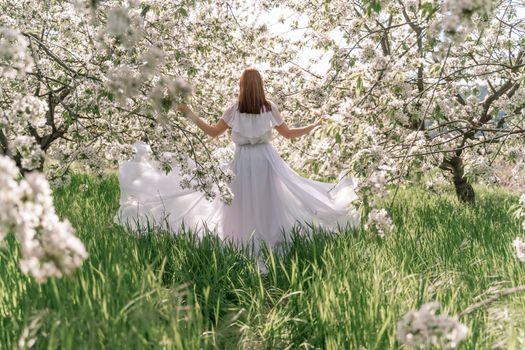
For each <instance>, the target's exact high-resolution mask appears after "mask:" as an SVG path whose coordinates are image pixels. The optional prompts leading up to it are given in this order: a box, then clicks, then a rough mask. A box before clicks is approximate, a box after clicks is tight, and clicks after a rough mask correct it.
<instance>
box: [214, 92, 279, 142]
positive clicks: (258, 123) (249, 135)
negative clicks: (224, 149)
mask: <svg viewBox="0 0 525 350" xmlns="http://www.w3.org/2000/svg"><path fill="white" fill-rule="evenodd" d="M270 104H271V105H272V110H271V111H267V112H262V113H259V114H251V113H240V112H239V109H238V103H237V102H235V103H233V104H231V105H230V107H228V109H227V110H226V111H225V112H224V114H223V116H222V117H221V118H222V119H223V120H224V121H225V122H226V124H228V126H229V127H230V128H231V129H232V141H233V142H234V143H235V144H237V145H246V144H251V145H255V144H259V143H268V142H270V140H271V139H272V138H273V128H274V127H275V126H277V125H281V124H282V123H283V118H282V117H281V114H280V113H279V110H278V109H277V106H276V105H275V104H274V103H273V102H271V103H270Z"/></svg>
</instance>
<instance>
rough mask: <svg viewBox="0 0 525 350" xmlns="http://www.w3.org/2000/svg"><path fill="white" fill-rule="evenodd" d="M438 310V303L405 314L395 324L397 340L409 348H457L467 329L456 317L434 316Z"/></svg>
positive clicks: (466, 333)
mask: <svg viewBox="0 0 525 350" xmlns="http://www.w3.org/2000/svg"><path fill="white" fill-rule="evenodd" d="M438 308H439V304H438V303H427V304H424V305H422V306H421V308H420V309H419V310H411V311H409V312H408V313H407V314H405V316H403V318H402V319H401V320H400V321H399V322H398V323H397V331H396V336H397V340H398V341H399V342H401V343H403V344H405V345H407V346H410V347H429V346H437V347H443V348H450V349H453V348H455V347H457V346H458V344H459V343H460V342H461V341H462V340H464V339H465V338H466V337H467V335H468V328H467V326H465V325H464V324H462V323H460V322H459V321H458V319H457V317H450V316H446V315H436V311H437V309H438Z"/></svg>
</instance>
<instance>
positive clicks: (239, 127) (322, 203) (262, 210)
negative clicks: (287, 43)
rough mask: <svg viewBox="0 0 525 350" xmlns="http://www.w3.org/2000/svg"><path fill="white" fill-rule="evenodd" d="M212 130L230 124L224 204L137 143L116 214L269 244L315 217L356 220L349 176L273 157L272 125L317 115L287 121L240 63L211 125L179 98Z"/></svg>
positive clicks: (135, 221) (282, 128)
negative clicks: (167, 169)
mask: <svg viewBox="0 0 525 350" xmlns="http://www.w3.org/2000/svg"><path fill="white" fill-rule="evenodd" d="M178 108H179V110H180V111H181V112H182V113H183V115H184V116H186V117H187V118H189V119H191V120H192V121H193V122H194V123H195V124H196V125H197V126H198V127H199V128H200V129H201V130H202V131H204V132H205V133H206V134H208V135H209V136H211V137H217V136H219V135H221V134H223V133H224V132H225V131H226V130H228V128H231V137H232V140H233V142H234V143H235V146H236V147H235V158H234V160H233V161H232V162H231V163H230V164H229V166H230V168H231V170H232V171H233V172H234V174H235V178H234V180H233V181H232V183H231V184H230V188H231V191H232V193H233V196H234V197H233V201H232V203H231V205H226V204H224V203H223V202H222V201H220V200H219V199H216V200H213V201H211V202H210V201H208V200H206V198H204V195H203V194H202V193H201V192H197V191H194V190H191V189H181V188H180V187H179V186H178V183H179V174H178V171H177V169H174V170H173V171H172V172H171V173H169V174H168V175H164V174H163V173H162V172H160V171H158V170H156V169H155V167H154V166H152V165H151V164H150V161H149V160H148V159H147V156H146V153H147V146H146V145H144V144H142V145H141V144H136V147H137V156H136V159H135V160H133V161H130V162H124V163H122V164H121V166H120V170H119V180H120V186H121V203H120V204H121V207H120V209H119V212H118V214H117V216H116V217H115V221H116V222H118V223H121V224H126V223H127V224H128V225H129V224H131V225H132V226H134V227H135V228H136V227H137V226H138V225H143V224H144V223H145V222H146V221H148V222H155V223H157V224H161V225H162V226H164V227H165V228H168V229H169V230H171V231H173V232H177V231H178V230H180V229H181V226H182V225H184V226H186V227H193V228H202V227H206V228H208V229H211V230H215V231H216V232H217V233H218V234H219V235H220V236H221V237H222V238H225V239H232V240H234V241H236V242H247V241H248V240H251V239H252V238H253V239H254V241H253V243H254V245H255V247H256V248H257V247H258V245H259V243H260V241H265V242H267V243H269V244H270V245H273V244H275V243H278V242H279V241H281V240H282V239H283V232H286V231H288V230H290V229H291V228H292V227H293V226H294V225H302V224H305V223H306V224H316V225H321V226H324V227H328V228H336V227H337V226H346V225H350V226H355V225H356V224H357V223H358V222H359V215H358V213H357V211H356V210H355V209H354V208H352V207H350V203H351V202H352V201H353V200H354V199H356V198H357V196H356V194H355V192H354V188H355V184H354V181H353V179H351V178H344V179H342V180H341V181H339V183H338V184H337V185H334V184H330V183H322V182H317V181H312V180H310V179H307V178H303V177H301V176H299V175H298V174H296V173H295V172H294V171H293V170H292V169H291V168H290V167H289V166H288V165H287V164H286V163H285V162H284V161H283V160H282V159H281V157H279V155H278V154H277V152H276V151H275V150H274V148H273V147H272V146H271V145H270V143H269V142H270V140H271V139H272V135H273V129H274V128H275V130H277V132H278V133H279V134H281V135H282V136H284V137H285V138H287V139H290V138H295V137H300V136H303V135H305V134H308V133H309V132H310V131H312V130H313V129H314V128H316V127H317V126H318V125H320V124H321V123H322V121H323V119H322V118H321V119H319V120H318V121H316V122H315V123H313V124H310V125H308V126H305V127H302V128H289V127H288V125H287V124H286V122H284V120H283V118H282V116H281V114H280V113H279V110H278V108H277V106H276V105H275V104H274V103H273V102H270V101H268V100H267V99H266V97H265V93H264V87H263V81H262V78H261V75H260V74H259V72H258V71H257V70H255V69H253V68H249V69H246V70H245V71H244V72H243V73H242V75H241V79H240V92H239V97H238V101H236V102H235V103H233V104H231V105H230V106H229V108H228V109H227V110H226V111H225V112H224V114H223V116H222V117H221V118H220V119H219V121H218V122H217V124H215V125H210V124H208V122H206V120H204V119H202V118H200V117H198V116H197V115H195V113H193V111H192V110H191V109H190V107H189V106H187V105H185V104H182V105H179V107H178Z"/></svg>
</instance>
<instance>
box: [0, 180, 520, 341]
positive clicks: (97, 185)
mask: <svg viewBox="0 0 525 350" xmlns="http://www.w3.org/2000/svg"><path fill="white" fill-rule="evenodd" d="M81 183H88V184H89V189H88V190H87V191H86V192H81V191H79V190H78V187H79V185H80V184H81ZM478 194H479V200H478V202H477V204H476V205H474V206H471V207H465V206H462V205H459V204H458V203H457V202H456V200H455V198H454V197H453V195H452V194H451V195H445V196H441V197H439V196H437V195H434V194H427V193H425V192H424V191H422V190H410V191H408V190H402V191H401V192H400V193H399V195H398V198H397V200H396V203H395V206H394V208H393V210H392V217H393V220H394V222H395V224H396V230H395V232H394V233H392V234H391V235H390V236H388V237H386V238H385V239H384V240H380V239H378V238H376V237H372V236H371V235H370V234H368V233H367V232H364V231H355V232H352V231H349V232H342V233H340V234H333V233H332V234H331V233H322V232H318V233H316V234H315V235H314V236H313V238H305V237H300V236H298V235H292V236H293V237H292V239H291V244H290V245H289V246H287V247H286V251H287V253H286V254H279V255H276V254H267V255H266V256H265V258H266V262H267V265H268V270H269V272H268V274H265V275H261V274H260V273H259V272H258V271H259V270H258V267H257V259H254V258H250V257H249V254H247V253H243V252H240V251H239V250H237V249H234V248H232V247H230V246H224V245H222V246H221V244H220V243H219V241H218V240H217V239H215V238H214V237H213V236H206V237H205V238H204V239H203V240H202V241H198V240H197V239H195V237H194V236H192V235H191V234H184V235H180V236H177V237H176V238H170V237H168V236H167V235H163V234H154V233H153V234H149V235H147V236H144V237H141V238H138V237H136V236H133V235H130V234H128V233H126V232H125V231H124V230H123V229H121V228H120V227H117V226H115V225H113V224H112V216H113V215H114V213H115V211H116V209H117V207H118V196H119V189H118V183H117V180H116V179H115V178H110V179H109V180H106V181H102V182H101V181H97V180H94V179H92V178H89V177H87V176H78V175H77V176H74V177H73V180H72V183H71V185H69V186H67V187H64V188H61V189H59V190H57V191H56V192H55V204H56V207H57V210H58V211H59V213H60V215H61V216H63V217H67V218H69V219H70V220H71V222H72V223H73V225H74V226H75V227H76V229H77V234H78V235H79V236H80V238H81V239H82V240H83V241H84V242H85V244H86V246H87V249H88V251H89V253H90V257H89V259H88V260H87V261H86V262H85V263H84V265H83V267H82V268H80V269H79V270H77V271H76V272H75V273H74V274H73V275H72V276H70V277H68V278H64V279H53V280H50V281H48V282H46V283H45V284H42V285H39V284H37V283H36V282H34V281H32V280H31V279H30V278H29V277H27V276H25V275H23V274H22V273H21V272H20V271H19V268H18V263H17V261H18V257H17V256H16V255H17V253H16V252H13V250H12V249H3V250H1V251H0V345H1V349H15V348H18V346H19V345H24V344H22V343H24V341H25V342H26V344H27V342H29V343H28V344H29V345H32V342H34V341H36V342H35V343H34V345H33V348H36V349H104V348H105V349H215V348H218V349H369V350H370V349H392V348H398V347H400V345H399V344H398V343H397V342H396V338H395V327H396V322H397V320H398V319H399V318H400V317H401V316H402V315H403V314H405V313H406V312H407V311H408V310H410V309H412V308H416V307H419V306H420V305H421V304H422V303H424V302H428V301H438V302H440V303H441V304H442V311H443V312H446V313H449V314H456V313H458V312H459V311H461V310H463V309H464V308H465V307H466V306H468V305H469V304H471V303H473V302H475V301H478V300H479V297H480V296H482V295H484V294H485V296H486V293H487V291H488V290H490V289H491V288H495V287H512V286H516V285H519V284H524V283H525V264H523V263H521V264H520V263H519V261H518V260H517V259H516V258H515V256H514V251H513V248H512V246H511V243H512V240H513V239H514V238H515V237H516V236H518V235H523V233H522V232H521V229H520V224H519V222H517V221H516V220H514V219H512V217H511V215H510V212H509V208H510V206H511V205H512V204H514V203H516V202H517V198H515V197H513V196H511V195H509V194H508V193H505V192H504V191H502V190H491V189H479V190H478ZM8 245H9V246H11V247H14V246H15V245H14V244H13V240H10V241H9V242H8ZM524 316H525V295H513V296H510V297H507V298H506V299H502V300H500V301H498V302H497V303H495V304H493V305H492V306H491V307H490V308H488V309H486V310H482V311H478V312H476V313H474V314H472V315H469V316H467V317H465V318H463V319H461V321H462V322H464V323H465V324H466V325H467V326H468V327H469V337H468V339H467V340H466V341H465V342H463V343H462V344H461V346H460V347H459V348H460V349H489V348H492V347H493V346H494V345H496V346H497V347H499V348H503V349H523V348H524V346H525V317H524ZM20 339H21V340H22V341H19V340H20ZM19 343H20V344H19Z"/></svg>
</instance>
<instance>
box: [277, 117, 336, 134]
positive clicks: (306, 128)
mask: <svg viewBox="0 0 525 350" xmlns="http://www.w3.org/2000/svg"><path fill="white" fill-rule="evenodd" d="M325 119H326V118H324V117H323V118H319V119H318V120H316V121H315V123H312V124H310V125H308V126H304V127H302V128H292V129H290V128H289V127H288V124H286V122H283V123H282V124H281V125H278V126H276V127H275V130H277V131H278V132H279V134H281V135H283V136H284V137H285V138H287V139H293V138H295V137H301V136H303V135H306V134H308V133H309V132H310V131H312V130H313V129H315V128H316V127H317V126H318V125H321V124H322V123H323V122H324V121H325Z"/></svg>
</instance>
